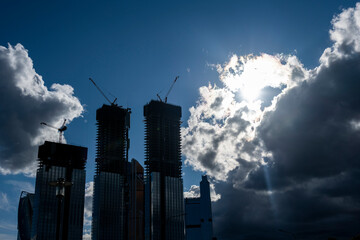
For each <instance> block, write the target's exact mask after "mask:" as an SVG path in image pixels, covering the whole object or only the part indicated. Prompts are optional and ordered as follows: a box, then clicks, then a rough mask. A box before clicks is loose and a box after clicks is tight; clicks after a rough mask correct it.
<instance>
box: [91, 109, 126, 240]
mask: <svg viewBox="0 0 360 240" xmlns="http://www.w3.org/2000/svg"><path fill="white" fill-rule="evenodd" d="M96 121H97V145H96V173H95V177H94V198H93V216H92V239H93V240H113V239H114V240H115V239H116V240H121V239H127V237H128V225H127V220H128V219H127V218H128V203H129V201H128V197H129V194H128V191H129V188H128V183H127V176H126V175H127V165H128V161H127V159H128V149H129V138H128V131H129V128H130V109H124V108H122V107H119V106H117V105H114V104H112V105H111V106H109V105H103V106H102V107H101V108H99V109H98V110H97V111H96Z"/></svg>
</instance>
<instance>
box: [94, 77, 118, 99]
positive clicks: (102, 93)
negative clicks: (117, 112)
mask: <svg viewBox="0 0 360 240" xmlns="http://www.w3.org/2000/svg"><path fill="white" fill-rule="evenodd" d="M89 80H90V81H91V82H92V83H93V84H94V86H95V87H96V88H97V90H99V92H100V93H101V95H103V96H104V98H105V99H106V100H107V101H108V102H109V103H110V105H115V102H116V100H117V98H115V99H114V101H113V102H111V101H110V100H109V98H108V97H106V95H105V93H104V92H103V91H102V90H101V89H100V88H99V87H98V85H96V83H95V81H94V80H92V78H89Z"/></svg>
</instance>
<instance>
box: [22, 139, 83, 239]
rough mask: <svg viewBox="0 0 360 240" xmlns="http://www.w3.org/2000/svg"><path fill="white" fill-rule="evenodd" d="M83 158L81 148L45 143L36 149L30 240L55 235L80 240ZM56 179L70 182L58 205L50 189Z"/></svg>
mask: <svg viewBox="0 0 360 240" xmlns="http://www.w3.org/2000/svg"><path fill="white" fill-rule="evenodd" d="M86 159H87V148H85V147H78V146H73V145H68V144H62V143H54V142H48V141H46V142H45V143H44V144H43V145H41V146H40V147H39V152H38V162H39V168H38V170H37V173H36V185H35V195H34V206H33V218H32V224H31V228H32V231H31V237H32V238H31V239H37V240H48V239H55V238H56V233H57V232H59V234H60V238H61V239H63V240H78V239H82V235H83V220H84V195H85V175H86V173H85V164H86ZM59 178H62V179H64V180H65V181H67V182H71V183H72V184H71V186H67V187H65V196H64V200H63V201H62V202H61V205H60V206H59V205H58V204H60V203H58V200H57V196H56V188H55V187H53V186H50V183H51V182H54V181H57V180H58V179H59ZM57 209H61V210H62V211H60V212H57ZM59 213H61V215H59ZM57 227H60V229H59V231H58V230H57ZM19 232H20V229H19Z"/></svg>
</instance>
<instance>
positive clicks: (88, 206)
mask: <svg viewBox="0 0 360 240" xmlns="http://www.w3.org/2000/svg"><path fill="white" fill-rule="evenodd" d="M93 194H94V182H93V181H91V182H88V183H86V187H85V209H84V227H91V218H92V203H93Z"/></svg>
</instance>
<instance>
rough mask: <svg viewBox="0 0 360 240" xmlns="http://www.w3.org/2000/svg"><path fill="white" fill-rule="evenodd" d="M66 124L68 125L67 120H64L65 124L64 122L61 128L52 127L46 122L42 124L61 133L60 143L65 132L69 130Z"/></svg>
mask: <svg viewBox="0 0 360 240" xmlns="http://www.w3.org/2000/svg"><path fill="white" fill-rule="evenodd" d="M65 123H66V119H64V122H63V124H62V125H61V127H60V128H57V127H54V126H52V125H50V124H47V123H45V122H41V123H40V124H41V125H44V126H48V127H50V128H54V129H56V130H58V132H59V143H62V138H63V134H64V131H65V130H66V129H67V127H66V126H65Z"/></svg>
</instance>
